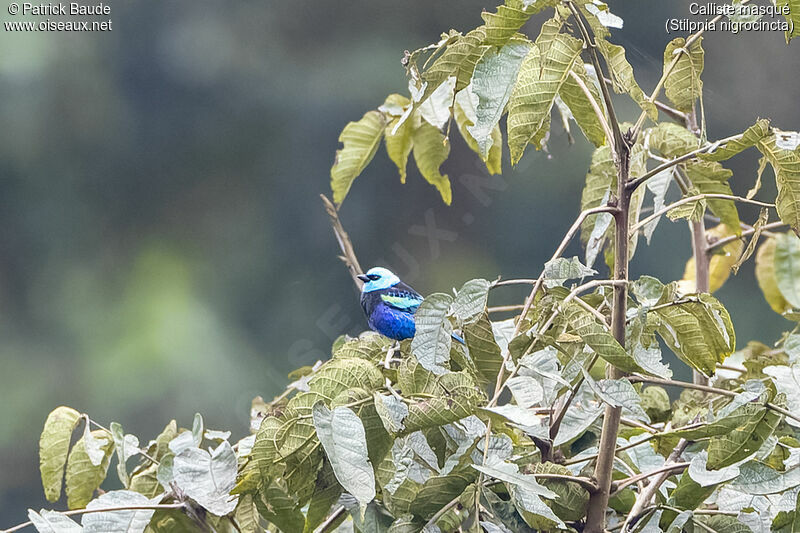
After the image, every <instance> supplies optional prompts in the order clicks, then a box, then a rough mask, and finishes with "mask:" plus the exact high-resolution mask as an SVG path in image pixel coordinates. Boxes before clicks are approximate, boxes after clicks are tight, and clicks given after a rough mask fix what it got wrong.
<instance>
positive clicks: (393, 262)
mask: <svg viewBox="0 0 800 533" xmlns="http://www.w3.org/2000/svg"><path fill="white" fill-rule="evenodd" d="M494 6H495V4H494V3H486V2H478V1H473V0H459V1H455V0H438V1H436V2H429V1H422V0H409V1H406V2H402V3H397V2H395V3H389V2H381V3H378V2H336V3H334V2H310V1H304V0H294V1H292V2H254V1H245V2H237V3H235V4H233V3H224V4H223V3H219V2H210V1H199V0H194V1H191V2H189V1H188V0H173V1H170V2H155V1H147V0H145V1H142V2H113V3H112V14H111V19H112V20H113V31H111V32H107V33H38V32H37V33H11V32H7V31H2V32H0V49H2V50H3V53H2V54H0V94H1V95H2V98H0V120H1V121H2V128H0V364H2V370H1V371H0V395H1V396H0V527H8V526H10V525H12V524H14V523H17V522H20V521H22V520H23V519H24V517H25V509H26V508H27V507H33V508H39V507H41V506H45V505H48V504H46V502H45V501H44V499H43V496H42V491H41V486H40V483H39V478H38V458H37V445H38V435H39V432H40V431H41V427H42V424H43V422H44V419H45V417H46V415H47V413H48V412H49V411H50V410H51V409H52V408H54V407H55V406H57V405H60V404H66V405H70V406H72V407H74V408H76V409H79V410H81V411H84V412H88V413H90V414H91V415H92V416H93V418H95V419H96V420H98V421H100V422H102V423H108V422H110V421H112V420H116V421H118V422H120V423H122V424H123V426H124V427H125V429H126V430H127V431H128V432H132V433H135V434H137V435H139V436H140V438H142V439H143V440H144V441H146V440H147V439H150V438H152V437H154V436H155V435H156V434H157V433H158V432H159V430H160V429H161V428H162V427H163V426H164V425H165V424H166V423H167V422H168V421H169V420H170V419H171V418H176V419H177V420H178V422H179V423H180V424H182V425H190V424H191V417H192V415H193V413H195V412H198V411H199V412H201V413H203V414H204V415H205V418H206V424H207V426H208V427H212V428H219V429H223V428H224V429H231V430H233V431H234V437H235V438H239V437H241V436H243V435H244V434H246V432H247V425H248V409H249V403H250V400H251V398H252V397H253V396H255V395H263V396H264V397H271V396H273V395H275V394H277V393H278V392H280V390H282V388H283V386H284V385H285V383H286V381H287V379H286V374H287V372H289V371H291V370H292V369H294V368H296V367H298V366H301V365H305V364H311V363H313V362H314V361H315V360H317V359H324V358H326V357H327V353H328V349H329V346H330V343H331V340H332V339H333V338H335V337H336V336H338V335H339V334H341V333H345V332H349V333H355V332H358V331H360V330H361V329H363V328H364V327H365V322H364V320H363V317H362V314H361V309H360V307H359V305H358V299H357V295H356V293H355V290H354V288H353V286H352V283H351V281H350V279H349V277H348V275H347V273H346V271H345V269H344V268H343V266H342V265H341V264H340V262H339V261H338V259H336V254H337V252H338V250H337V247H336V243H335V240H334V238H333V236H332V233H331V231H330V228H329V225H328V222H327V219H326V217H325V215H324V212H323V210H322V207H321V203H320V201H319V198H318V195H319V194H320V193H323V192H327V191H328V180H329V177H328V176H329V169H330V165H331V163H332V161H333V157H334V152H335V150H336V149H337V146H338V143H337V137H338V135H339V132H340V131H341V129H342V127H343V126H344V125H345V124H346V123H347V122H348V121H350V120H356V119H358V118H360V117H361V115H362V114H363V113H364V112H365V111H366V110H368V109H373V108H375V107H376V106H377V105H379V104H380V103H382V101H383V98H384V96H385V95H386V94H388V93H390V92H401V93H405V92H406V79H405V73H404V69H403V68H402V67H401V65H400V59H401V57H402V54H403V50H404V49H414V48H417V47H419V46H422V45H425V44H428V43H430V42H434V41H436V40H438V36H439V33H440V32H442V31H446V30H447V29H449V28H450V27H454V28H456V29H459V30H468V29H471V28H472V27H474V26H476V25H478V24H480V22H481V20H480V12H481V10H482V9H493V8H494ZM687 6H688V3H687V2H675V1H669V2H634V1H631V0H628V1H621V2H618V3H616V4H612V8H613V9H614V11H615V12H616V13H617V14H618V15H621V16H622V17H623V18H624V19H625V29H624V30H617V31H616V32H615V39H614V40H615V41H616V42H619V43H621V44H624V45H625V46H626V47H628V57H629V59H630V61H631V63H633V65H634V68H635V69H636V73H637V76H638V78H639V81H640V83H641V84H642V85H643V87H644V88H645V90H646V91H648V92H649V90H650V89H651V88H652V87H653V85H654V84H655V82H656V80H657V79H658V76H659V75H660V70H661V54H662V50H663V48H664V46H665V44H666V43H667V42H668V41H669V40H670V39H671V38H672V37H674V36H668V35H667V34H666V33H665V31H664V22H665V20H666V18H667V17H671V16H681V17H682V16H688V7H687ZM2 11H3V20H4V21H7V20H12V17H10V16H9V15H7V14H6V9H5V8H4V9H3V10H2ZM13 20H21V18H19V17H18V18H15V19H13ZM36 20H38V19H36ZM538 22H540V19H537V20H534V21H532V23H531V27H534V28H535V27H536V26H537V25H538ZM704 45H705V49H706V58H707V63H706V71H705V74H704V80H705V108H706V116H707V118H708V123H709V137H710V138H712V139H713V138H720V137H724V136H727V135H730V134H733V133H735V132H738V131H742V130H743V129H744V128H746V127H747V126H749V125H750V124H752V123H753V122H754V121H755V119H756V118H758V117H770V118H772V119H774V124H775V125H776V126H778V127H780V128H782V129H790V130H791V129H798V127H800V108H798V106H797V102H798V90H797V87H798V82H799V81H800V74H799V73H800V54H798V53H797V52H798V49H797V47H798V45H797V44H795V45H794V47H792V48H787V47H786V45H785V44H784V39H783V35H782V34H777V33H774V34H767V33H749V34H744V33H743V34H739V35H731V34H723V33H719V32H713V33H710V34H708V36H707V38H706V39H705V42H704ZM622 102H623V100H620V104H619V105H620V111H619V113H620V115H621V116H622V117H623V118H624V119H626V120H633V119H635V117H636V115H637V111H636V110H635V109H633V108H632V107H631V106H630V105H628V103H627V102H625V103H622ZM554 124H555V123H554ZM453 133H454V135H453V136H452V139H453V142H452V145H453V149H452V154H451V157H450V160H449V161H448V162H447V163H445V165H444V170H445V171H446V172H447V173H448V174H449V175H450V178H451V180H452V181H453V188H454V201H453V206H452V207H451V208H446V207H445V206H444V205H443V204H442V203H441V200H440V199H439V198H438V195H437V194H436V192H435V190H434V189H432V188H431V187H430V186H428V185H427V184H425V183H424V182H423V181H422V179H421V178H420V177H419V174H418V173H417V172H416V170H413V171H412V172H410V175H409V183H408V184H407V185H405V186H403V185H401V184H400V183H399V179H398V177H397V173H396V170H395V168H394V167H393V165H392V164H391V163H390V162H389V160H388V158H387V157H386V155H385V153H384V152H383V149H381V150H380V151H379V152H378V155H377V156H376V157H375V160H374V161H373V163H372V164H371V165H370V166H369V167H368V168H367V170H366V171H365V173H364V174H363V175H362V176H361V178H359V180H358V181H357V182H356V184H355V186H354V188H353V191H352V192H351V194H350V196H349V197H348V198H347V200H346V201H345V203H344V206H343V208H342V211H341V217H342V220H343V222H344V224H345V227H346V228H347V229H348V230H349V232H350V234H351V236H352V238H353V241H354V243H355V246H356V250H357V252H358V255H359V257H360V259H361V261H362V263H363V264H364V266H365V267H366V266H369V265H373V264H384V265H386V266H390V267H392V268H393V269H395V270H396V271H397V272H398V273H399V274H400V275H401V276H402V277H404V278H405V279H406V280H407V281H409V282H410V283H412V284H413V285H415V286H416V288H417V289H418V290H420V291H421V292H423V293H429V292H433V291H435V290H449V288H450V287H452V286H460V284H461V283H463V281H464V280H466V279H469V278H471V277H477V276H482V277H487V278H494V277H496V276H498V275H503V276H504V277H512V276H526V277H530V276H533V275H536V274H538V272H539V270H540V268H541V265H542V263H543V261H545V260H546V259H547V258H548V257H549V256H550V255H551V254H552V252H553V250H554V248H555V246H556V244H557V242H558V241H560V239H561V235H563V233H564V231H565V230H566V228H567V226H568V225H569V224H570V223H571V221H572V220H573V218H574V216H575V215H576V214H577V210H578V201H579V197H580V190H581V187H582V183H583V178H584V174H585V172H586V169H587V168H588V163H589V157H590V147H589V146H588V144H587V142H586V141H585V140H584V139H583V138H582V137H580V134H579V133H577V135H576V137H577V143H576V144H575V145H574V146H572V147H570V146H569V145H568V143H567V138H566V135H565V134H564V132H563V130H562V128H561V127H560V126H559V125H557V124H555V125H554V128H553V133H552V136H551V139H550V154H549V155H548V154H544V153H542V152H538V153H537V152H533V151H529V153H527V154H526V156H525V157H524V158H523V161H522V163H521V164H520V165H519V166H518V168H517V169H515V170H511V169H510V168H509V165H508V164H507V161H506V162H505V165H504V168H505V170H506V172H505V174H504V175H503V177H502V178H501V179H499V180H498V179H493V180H488V178H487V176H486V173H485V170H483V169H482V167H481V165H479V164H478V163H477V159H476V157H475V156H474V155H473V154H472V153H471V152H469V151H468V149H467V148H466V146H465V145H464V143H463V142H462V140H461V138H460V137H459V136H458V134H457V133H455V129H454V130H453ZM506 158H507V154H506ZM732 168H733V169H734V171H735V175H734V178H733V187H734V190H735V191H738V192H739V193H744V192H745V191H746V190H747V189H748V188H749V187H750V185H751V184H752V181H753V179H754V173H755V169H756V168H757V158H756V156H754V155H753V154H750V153H748V154H745V155H742V156H739V157H737V158H736V159H735V160H734V161H733V163H732ZM769 172H770V171H767V173H768V175H769V177H768V178H767V179H765V182H766V185H765V188H764V191H763V192H762V193H761V194H762V195H763V197H765V198H769V196H770V195H772V194H774V185H773V180H772V178H771V174H769ZM476 183H477V184H479V186H480V187H479V188H477V189H476V188H475V184H476ZM487 185H488V187H487ZM741 213H742V216H743V219H745V220H749V221H752V220H754V219H755V216H756V212H755V211H753V210H752V209H747V208H743V209H742V210H741ZM433 227H435V228H437V229H436V231H435V232H434V231H433V230H432V228H433ZM429 237H432V238H429ZM655 242H656V243H660V246H653V247H647V246H645V245H644V244H641V245H640V248H639V250H638V253H637V256H636V258H635V259H634V262H633V264H632V269H631V275H632V276H633V277H637V276H639V275H640V274H642V273H652V274H654V275H657V276H659V277H661V278H662V279H664V280H672V279H677V278H679V277H680V276H681V274H682V271H683V263H684V261H685V260H686V259H687V257H688V256H689V254H690V248H689V235H688V231H687V228H686V224H685V223H684V222H678V223H670V222H669V221H666V220H664V221H662V222H661V225H660V227H659V228H658V230H657V231H656V235H655ZM578 252H579V250H578V249H577V247H573V248H572V253H578ZM603 268H604V267H603ZM522 296H523V294H522V292H521V291H520V289H506V290H505V291H504V292H498V294H496V295H494V296H493V303H497V304H500V303H516V302H518V301H519V300H520V299H521V298H522ZM719 296H720V298H721V299H722V300H723V302H724V303H725V304H726V305H728V306H729V309H730V310H731V313H732V315H733V319H734V323H735V325H736V327H737V331H738V336H739V340H740V345H743V344H744V343H745V342H746V341H747V340H749V339H753V338H757V339H761V340H764V341H766V342H770V341H772V340H774V339H775V337H776V335H777V334H778V333H779V332H780V331H782V330H784V329H787V328H788V326H789V324H788V322H785V321H784V320H783V319H782V318H780V317H778V316H777V315H775V314H774V313H773V312H772V311H771V310H770V309H769V307H768V306H767V305H766V303H764V301H763V298H762V297H761V295H760V293H759V291H758V288H757V286H756V285H755V282H754V279H753V273H752V264H750V265H748V266H745V267H744V268H743V269H742V271H741V272H740V274H739V275H738V277H734V278H732V279H731V280H730V281H729V282H728V284H727V285H726V286H725V287H724V288H723V289H722V290H721V291H720V292H719ZM680 372H684V375H686V373H685V371H684V370H680V371H679V373H678V375H681V374H680ZM61 505H63V504H61Z"/></svg>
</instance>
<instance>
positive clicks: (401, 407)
mask: <svg viewBox="0 0 800 533" xmlns="http://www.w3.org/2000/svg"><path fill="white" fill-rule="evenodd" d="M372 394H373V398H374V403H375V409H376V411H377V412H378V415H379V416H380V417H381V422H383V427H384V428H385V429H386V431H387V432H389V434H391V435H396V434H397V433H400V432H401V431H403V430H404V429H405V426H404V425H403V420H405V418H406V417H407V416H408V406H407V405H406V404H405V403H404V402H402V401H400V400H398V399H397V398H395V397H394V396H392V395H384V394H381V393H380V392H378V391H375V392H373V393H372Z"/></svg>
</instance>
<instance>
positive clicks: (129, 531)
mask: <svg viewBox="0 0 800 533" xmlns="http://www.w3.org/2000/svg"><path fill="white" fill-rule="evenodd" d="M153 503H154V502H151V501H150V500H148V499H147V498H146V497H145V496H142V495H141V494H139V493H136V492H132V491H129V490H114V491H111V492H106V493H105V494H101V495H100V496H99V497H98V498H97V499H95V500H92V501H91V502H89V504H88V505H87V506H86V509H88V510H92V509H108V508H111V507H137V506H143V505H144V506H146V505H152V504H153ZM154 512H155V510H154V509H138V510H133V511H113V512H107V513H87V514H86V515H84V517H83V520H82V523H83V531H84V533H107V532H109V531H113V532H114V533H143V532H144V530H145V529H146V528H147V525H148V524H149V523H150V519H151V518H152V517H153V513H154Z"/></svg>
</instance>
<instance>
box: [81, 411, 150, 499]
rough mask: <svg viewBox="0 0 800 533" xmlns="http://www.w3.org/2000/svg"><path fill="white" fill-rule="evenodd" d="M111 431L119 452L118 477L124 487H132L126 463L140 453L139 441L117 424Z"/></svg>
mask: <svg viewBox="0 0 800 533" xmlns="http://www.w3.org/2000/svg"><path fill="white" fill-rule="evenodd" d="M109 429H111V435H112V437H113V438H114V448H115V449H116V451H117V475H118V476H119V480H120V482H121V483H122V485H123V486H124V487H130V476H129V475H128V471H127V469H126V467H125V462H126V461H127V460H128V459H129V458H131V457H133V456H134V455H138V454H139V453H140V451H141V450H139V439H138V438H137V437H136V436H135V435H130V434H128V435H125V433H124V432H123V431H122V426H121V425H120V424H119V423H117V422H112V423H111V425H110V426H109ZM85 439H86V436H85V435H84V440H85ZM87 449H88V447H87ZM90 458H91V457H90ZM92 464H94V465H95V466H96V465H98V464H100V463H99V461H92Z"/></svg>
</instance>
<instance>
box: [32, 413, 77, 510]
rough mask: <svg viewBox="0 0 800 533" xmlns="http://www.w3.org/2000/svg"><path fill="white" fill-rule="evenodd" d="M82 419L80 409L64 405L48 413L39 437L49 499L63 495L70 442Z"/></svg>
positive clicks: (46, 492) (43, 478)
mask: <svg viewBox="0 0 800 533" xmlns="http://www.w3.org/2000/svg"><path fill="white" fill-rule="evenodd" d="M80 419H81V414H80V413H79V412H78V411H76V410H75V409H72V408H70V407H65V406H63V405H62V406H61V407H57V408H55V409H54V410H53V411H52V412H51V413H50V414H49V415H47V420H46V421H45V423H44V429H43V430H42V435H41V437H40V438H39V470H40V471H41V475H42V485H43V486H44V495H45V497H46V498H47V500H48V501H51V502H55V501H57V500H58V499H59V498H60V497H61V483H62V480H63V479H64V464H65V463H66V462H67V453H69V442H70V438H71V437H72V432H73V431H74V430H75V428H76V427H77V425H78V422H79V421H80Z"/></svg>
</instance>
